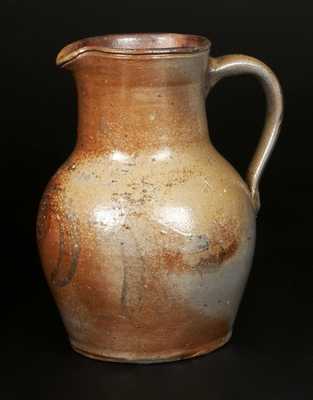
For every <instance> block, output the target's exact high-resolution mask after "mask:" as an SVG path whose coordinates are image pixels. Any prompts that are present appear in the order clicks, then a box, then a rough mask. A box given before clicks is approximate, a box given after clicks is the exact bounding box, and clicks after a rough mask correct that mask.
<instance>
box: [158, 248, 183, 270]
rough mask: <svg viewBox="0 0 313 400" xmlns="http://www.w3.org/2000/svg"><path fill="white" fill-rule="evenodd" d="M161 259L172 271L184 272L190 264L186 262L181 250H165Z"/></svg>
mask: <svg viewBox="0 0 313 400" xmlns="http://www.w3.org/2000/svg"><path fill="white" fill-rule="evenodd" d="M161 259H162V261H163V262H164V264H165V266H166V269H167V270H168V271H171V272H184V271H186V270H187V269H188V266H187V265H186V264H185V263H184V260H183V255H182V253H179V252H175V251H173V252H171V251H164V252H163V253H162V254H161Z"/></svg>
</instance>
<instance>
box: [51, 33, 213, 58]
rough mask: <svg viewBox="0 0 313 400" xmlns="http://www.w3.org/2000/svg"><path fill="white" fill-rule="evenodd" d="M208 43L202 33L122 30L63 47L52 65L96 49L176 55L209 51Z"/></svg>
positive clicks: (127, 53) (131, 54)
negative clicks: (118, 32)
mask: <svg viewBox="0 0 313 400" xmlns="http://www.w3.org/2000/svg"><path fill="white" fill-rule="evenodd" d="M210 47H211V42H210V41H209V40H208V39H207V38H206V37H204V36H200V35H192V34H183V33H126V34H109V35H103V36H94V37H89V38H86V39H81V40H78V41H75V42H73V43H71V44H69V45H67V46H65V47H64V48H63V49H62V50H61V51H60V52H59V54H58V56H57V59H56V64H57V65H58V66H62V65H64V64H66V63H68V62H70V61H72V60H73V59H74V58H76V57H78V56H79V55H81V54H83V53H86V52H90V51H96V52H101V53H105V54H111V55H112V56H114V55H120V56H121V55H124V56H136V55H152V56H153V55H155V56H158V55H160V56H163V55H171V54H173V55H177V54H182V55H183V54H192V53H199V52H204V51H209V49H210Z"/></svg>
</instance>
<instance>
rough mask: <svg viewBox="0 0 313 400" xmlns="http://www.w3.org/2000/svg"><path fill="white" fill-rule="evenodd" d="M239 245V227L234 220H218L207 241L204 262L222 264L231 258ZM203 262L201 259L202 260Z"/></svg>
mask: <svg viewBox="0 0 313 400" xmlns="http://www.w3.org/2000/svg"><path fill="white" fill-rule="evenodd" d="M238 246H239V227H238V224H237V223H236V222H235V221H234V220H229V221H227V222H218V223H216V227H215V229H214V230H213V234H212V238H211V240H210V242H209V253H208V255H207V256H206V257H205V261H206V263H210V264H218V265H220V264H222V263H223V262H225V261H227V260H228V259H229V258H231V257H232V256H233V255H234V254H235V252H236V250H237V248H238ZM202 263H203V261H202Z"/></svg>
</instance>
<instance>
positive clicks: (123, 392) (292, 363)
mask: <svg viewBox="0 0 313 400" xmlns="http://www.w3.org/2000/svg"><path fill="white" fill-rule="evenodd" d="M0 10H1V12H0V14H1V28H0V29H3V32H2V35H1V42H0V50H1V51H0V59H1V63H0V72H1V98H2V102H1V112H0V120H1V141H2V140H3V141H2V143H3V145H2V146H1V148H2V152H1V161H3V162H4V169H2V171H4V172H3V174H2V179H1V188H2V191H1V193H2V195H1V201H2V205H1V210H2V216H3V217H4V225H3V224H2V232H3V238H2V243H3V247H2V249H3V250H2V255H4V256H2V258H1V261H2V263H1V276H2V281H1V283H2V285H1V291H0V294H1V304H2V310H3V318H2V320H3V326H2V328H1V337H2V340H1V342H2V349H1V355H2V356H1V365H2V367H3V369H4V372H3V373H2V374H1V380H2V383H1V385H0V397H1V399H3V400H9V399H20V398H24V397H25V396H27V395H29V396H31V397H30V398H32V399H45V400H48V399H54V400H55V399H63V398H64V399H65V398H66V399H72V398H73V399H74V398H75V399H77V400H78V399H98V398H99V399H100V398H101V399H124V398H125V399H133V398H134V399H135V398H138V399H141V398H142V399H144V398H145V399H161V398H162V399H167V398H171V399H176V398H177V399H190V398H197V399H198V398H207V399H232V400H233V399H254V400H257V399H262V400H263V399H267V400H270V399H273V400H274V399H275V400H277V399H284V400H286V399H312V398H313V386H312V379H313V351H312V350H313V346H312V338H313V323H312V316H313V312H312V310H313V308H312V305H313V304H312V282H313V274H312V204H313V193H312V188H313V185H312V172H313V170H312V155H311V154H312V148H311V144H312V135H313V131H312V122H313V110H312V107H313V95H312V89H313V87H312V86H313V78H312V63H313V40H312V39H313V27H312V25H313V12H312V8H311V7H310V1H281V0H279V1H273V0H272V1H269V0H264V1H251V0H250V1H249V0H246V1H244V0H236V1H225V0H218V1H211V2H210V1H203V2H199V1H195V0H190V1H188V2H187V1H180V2H177V3H176V2H174V1H170V0H168V1H156V2H149V1H148V0H147V1H145V2H135V1H134V2H133V1H132V2H122V1H110V2H109V1H107V2H104V1H95V0H90V1H78V0H76V1H73V0H67V1H65V0H63V1H59V0H55V1H34V0H33V1H24V2H23V1H18V0H2V1H1V5H0ZM145 31H146V32H153V31H158V32H166V31H168V32H182V33H194V34H201V35H204V36H207V37H208V38H209V39H210V40H211V41H212V43H213V49H212V55H213V56H219V55H223V54H229V53H244V54H248V55H252V56H255V57H257V58H259V59H261V60H263V61H264V62H265V63H267V64H268V65H270V66H271V67H272V68H273V69H274V71H275V72H276V73H277V75H278V77H279V79H280V81H281V84H282V87H283V91H284V95H285V119H284V124H283V127H282V131H281V137H280V140H279V142H278V144H277V148H276V149H275V151H274V153H273V156H272V158H271V161H270V162H269V164H268V167H267V169H266V171H265V174H264V176H263V179H262V183H261V201H262V208H261V211H260V213H259V217H258V240H257V248H256V254H255V260H254V266H253V269H252V272H251V275H250V279H249V282H248V286H247V289H246V292H245V295H244V298H243V301H242V304H241V308H240V312H239V315H238V318H237V322H236V325H235V330H234V334H233V338H232V340H231V342H230V343H229V344H228V345H226V346H225V347H224V348H222V349H220V350H219V351H217V352H215V353H212V354H210V355H208V356H204V357H201V358H198V359H194V360H191V361H183V362H179V363H172V364H166V365H154V366H136V365H118V364H106V363H101V362H97V361H92V360H89V359H85V358H83V357H81V356H79V355H77V354H75V353H74V352H73V351H71V349H70V347H69V344H68V343H67V341H66V335H65V332H64V328H63V326H62V323H61V320H60V317H59V315H58V312H57V310H56V307H55V305H54V303H53V300H52V297H51V295H50V293H49V290H48V287H47V285H46V283H45V281H44V278H43V274H42V272H41V268H40V263H39V259H38V255H37V249H36V241H35V219H36V212H37V208H38V203H39V200H40V197H41V194H42V192H43V190H44V187H45V185H46V184H47V182H48V180H49V179H50V177H51V175H52V174H53V173H54V172H55V171H56V169H57V168H58V166H59V165H60V164H61V163H62V162H63V161H64V160H65V159H66V157H67V156H68V155H69V153H70V152H71V150H72V148H73V145H74V141H75V130H76V117H77V115H76V97H75V96H76V95H75V89H74V84H73V82H72V79H71V77H70V75H69V74H66V73H61V72H60V71H58V70H57V68H56V67H55V63H54V60H55V56H56V54H57V52H58V51H59V50H60V49H61V48H62V47H63V46H64V45H66V44H68V43H69V42H71V41H74V40H77V39H80V38H83V37H88V36H94V35H101V34H106V33H119V32H145ZM207 108H208V121H209V127H210V132H211V137H212V140H213V143H214V144H215V145H216V147H217V148H218V149H219V151H220V152H221V153H222V154H223V155H224V156H225V157H226V158H227V159H228V160H229V161H231V162H232V163H233V164H234V165H235V167H236V168H237V169H238V170H239V171H240V172H241V173H242V174H244V171H245V170H246V168H247V165H248V162H249V160H250V159H251V156H252V153H253V149H254V148H255V146H256V143H257V140H258V137H259V134H260V131H261V128H262V124H263V121H264V111H265V104H264V97H263V93H262V90H261V88H260V86H259V84H258V83H257V82H256V80H255V79H254V78H252V77H236V78H229V79H225V80H223V81H222V82H221V83H219V85H218V86H216V88H214V90H213V91H212V93H211V94H210V96H209V98H208V101H207Z"/></svg>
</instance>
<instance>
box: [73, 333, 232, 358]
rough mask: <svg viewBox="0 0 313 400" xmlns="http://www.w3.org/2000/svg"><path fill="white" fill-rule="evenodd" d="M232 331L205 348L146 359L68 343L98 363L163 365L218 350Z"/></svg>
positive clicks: (179, 351)
mask: <svg viewBox="0 0 313 400" xmlns="http://www.w3.org/2000/svg"><path fill="white" fill-rule="evenodd" d="M231 335H232V331H230V332H228V334H227V335H225V336H223V337H220V338H218V339H215V340H211V341H210V342H208V343H207V344H206V345H205V346H201V347H196V348H194V349H191V350H187V351H186V349H181V350H177V351H173V352H168V353H165V352H164V353H162V354H153V355H151V356H148V355H147V357H141V356H137V355H136V354H133V355H132V354H129V353H127V354H125V356H124V357H121V356H117V355H114V353H111V354H110V353H107V352H102V351H93V349H88V348H82V346H81V345H77V344H76V343H75V342H74V341H73V340H71V341H70V343H71V346H72V348H73V350H74V351H76V352H77V353H79V354H81V355H83V356H85V357H88V358H92V359H95V360H100V361H109V362H116V363H132V364H156V363H165V362H173V361H179V360H185V359H188V358H194V357H199V356H202V355H205V354H208V353H211V352H212V351H214V350H216V349H218V348H219V347H222V346H224V344H226V343H227V342H228V341H229V339H230V338H231Z"/></svg>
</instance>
